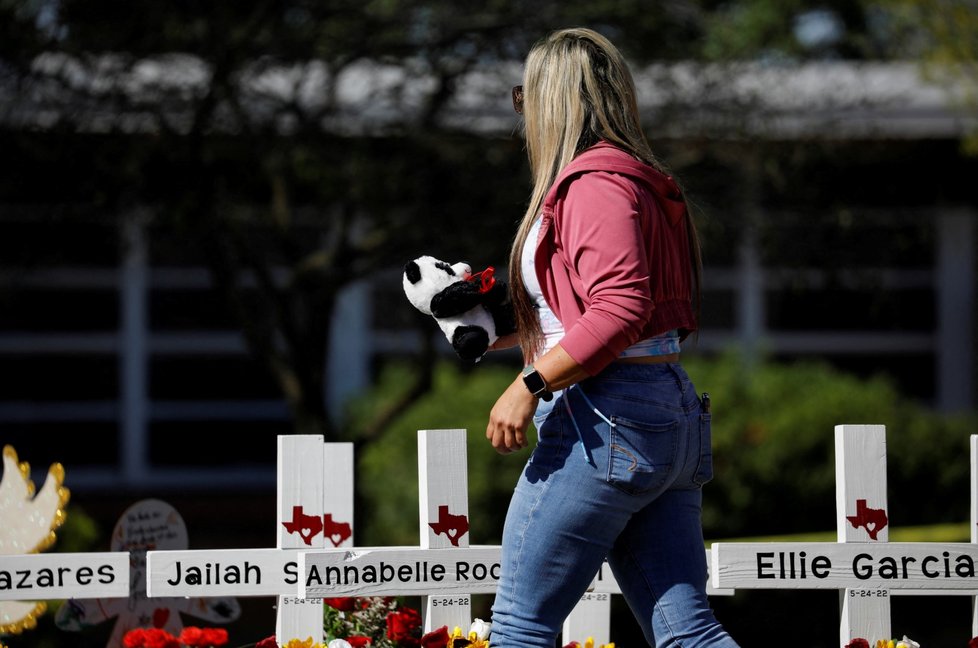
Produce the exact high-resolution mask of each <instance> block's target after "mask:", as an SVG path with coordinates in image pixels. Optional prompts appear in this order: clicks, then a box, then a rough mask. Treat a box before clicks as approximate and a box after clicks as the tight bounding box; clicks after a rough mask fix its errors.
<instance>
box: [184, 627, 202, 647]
mask: <svg viewBox="0 0 978 648" xmlns="http://www.w3.org/2000/svg"><path fill="white" fill-rule="evenodd" d="M203 636H204V631H203V630H201V629H200V628H195V627H193V626H187V627H186V628H184V629H183V632H181V633H180V642H181V643H185V644H187V645H188V646H191V647H192V648H196V646H204V645H206V644H204V643H203V642H202V641H201V638H202V637H203Z"/></svg>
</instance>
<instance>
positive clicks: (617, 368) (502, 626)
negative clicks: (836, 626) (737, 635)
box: [491, 363, 737, 648]
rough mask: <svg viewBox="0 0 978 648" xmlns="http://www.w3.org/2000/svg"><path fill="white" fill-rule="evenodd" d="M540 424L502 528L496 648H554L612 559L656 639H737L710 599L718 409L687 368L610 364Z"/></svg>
mask: <svg viewBox="0 0 978 648" xmlns="http://www.w3.org/2000/svg"><path fill="white" fill-rule="evenodd" d="M594 410H597V412H595V411H594ZM534 424H535V426H536V428H537V431H538V443H537V446H536V448H535V449H534V450H533V453H532V455H531V456H530V458H529V461H528V462H527V465H526V468H525V469H524V470H523V474H522V476H521V477H520V481H519V483H518V484H517V486H516V490H515V492H514V494H513V499H512V501H511V503H510V506H509V512H508V514H507V516H506V524H505V527H504V529H503V543H502V565H501V567H502V570H501V574H500V581H499V587H498V589H497V592H496V599H495V602H494V603H493V616H492V637H491V643H492V646H493V648H528V647H531V646H539V647H540V648H553V646H554V642H555V641H556V638H557V634H558V633H559V631H560V628H561V625H562V624H563V621H564V619H565V618H566V617H567V615H568V614H570V612H571V610H572V609H573V608H574V606H575V605H576V604H577V602H578V601H579V600H580V598H581V596H582V595H583V594H584V592H585V591H586V589H587V587H588V585H589V584H590V583H591V581H592V579H593V578H594V576H595V575H596V573H597V571H598V569H599V567H600V566H601V563H602V562H603V561H604V560H605V558H606V557H607V559H608V562H609V565H610V566H611V569H612V571H613V573H614V575H615V578H616V579H617V581H618V584H619V586H620V587H621V590H622V593H623V594H624V596H625V599H626V600H627V602H628V605H629V606H630V607H631V610H632V612H633V614H634V615H635V618H636V619H637V620H638V622H639V624H640V625H641V627H642V631H643V632H644V633H645V637H646V639H647V640H648V642H649V645H654V646H657V647H658V648H662V647H665V646H682V647H684V648H688V647H691V646H711V647H723V648H728V647H736V645H737V644H736V643H735V642H734V641H733V639H731V638H730V636H729V635H728V634H727V633H726V631H725V630H724V629H723V627H722V626H721V625H720V624H719V623H718V622H717V621H716V619H715V618H714V616H713V612H712V610H711V609H710V606H709V602H708V601H707V598H706V579H707V571H706V558H705V551H704V543H703V531H702V524H701V519H700V518H701V503H702V491H701V486H702V485H703V484H704V483H706V482H707V481H709V480H710V479H711V477H712V476H713V464H712V453H711V449H710V414H709V413H708V412H705V411H703V409H702V407H701V403H700V399H699V397H698V395H697V393H696V391H695V389H694V387H693V385H692V383H691V382H690V380H689V377H688V376H687V375H686V372H685V371H684V370H683V368H682V367H681V366H680V365H679V364H626V363H613V364H612V365H610V366H609V367H608V368H607V369H606V370H605V371H603V372H602V373H601V374H599V375H598V376H595V377H593V378H590V379H588V380H585V381H583V382H582V383H580V384H579V385H576V386H574V387H571V388H570V389H568V390H565V391H563V392H561V393H558V394H555V396H554V399H553V401H551V402H550V403H545V402H541V403H540V406H539V408H538V409H537V411H536V415H535V416H534Z"/></svg>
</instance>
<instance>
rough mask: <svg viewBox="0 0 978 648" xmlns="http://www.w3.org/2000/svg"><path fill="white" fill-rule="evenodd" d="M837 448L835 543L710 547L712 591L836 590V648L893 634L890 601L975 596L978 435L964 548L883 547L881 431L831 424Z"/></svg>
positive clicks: (976, 630) (975, 628)
mask: <svg viewBox="0 0 978 648" xmlns="http://www.w3.org/2000/svg"><path fill="white" fill-rule="evenodd" d="M835 448H836V450H835V451H836V509H837V513H836V519H837V532H838V542H837V543H826V542H822V543H817V542H813V543H722V542H719V543H714V544H713V546H712V547H711V548H712V563H713V564H712V569H711V574H712V581H713V585H714V586H716V587H729V588H736V589H838V590H840V592H841V599H842V606H841V616H842V618H841V623H840V633H839V639H840V646H845V645H846V644H847V643H848V642H849V641H851V640H852V639H853V638H856V637H862V638H864V639H867V640H868V641H869V642H870V645H873V643H874V642H875V641H876V640H877V639H880V638H888V637H890V636H892V635H891V631H890V597H891V596H893V595H908V594H915V595H926V594H945V595H946V594H963V595H969V596H972V597H974V596H975V595H976V594H978V571H976V569H978V567H976V564H978V532H976V531H978V508H976V507H978V504H976V502H978V490H976V488H978V487H976V477H975V476H976V474H978V472H976V471H978V436H972V437H971V473H972V483H971V486H972V487H971V542H970V543H890V542H888V540H889V533H888V531H889V525H888V515H887V499H886V429H885V427H884V426H882V425H839V426H836V428H835ZM973 607H974V606H973ZM975 635H978V618H975V617H973V618H972V636H975Z"/></svg>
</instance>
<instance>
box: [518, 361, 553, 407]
mask: <svg viewBox="0 0 978 648" xmlns="http://www.w3.org/2000/svg"><path fill="white" fill-rule="evenodd" d="M523 384H524V385H526V388H527V389H529V390H530V393H531V394H533V395H534V396H536V397H537V398H541V399H543V400H545V401H549V400H550V399H552V398H553V397H554V395H553V393H552V392H551V391H550V390H549V389H547V381H545V380H544V379H543V376H541V375H540V372H538V371H537V370H536V367H534V366H533V365H532V364H529V365H526V366H525V367H523Z"/></svg>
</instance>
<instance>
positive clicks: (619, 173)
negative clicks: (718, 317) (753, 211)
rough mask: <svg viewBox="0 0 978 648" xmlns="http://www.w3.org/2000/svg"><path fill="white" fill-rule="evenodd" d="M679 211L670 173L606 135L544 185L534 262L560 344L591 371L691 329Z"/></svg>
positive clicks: (681, 209) (685, 247)
mask: <svg viewBox="0 0 978 648" xmlns="http://www.w3.org/2000/svg"><path fill="white" fill-rule="evenodd" d="M685 218H686V203H685V200H684V199H683V197H682V193H681V192H680V190H679V187H678V186H677V185H676V183H675V182H674V181H673V180H672V178H670V177H668V176H665V175H663V174H662V173H660V172H659V171H657V170H655V169H653V168H652V167H650V166H649V165H647V164H644V163H643V162H640V161H638V160H636V159H635V158H633V157H632V156H631V155H629V154H628V153H626V152H624V151H622V150H621V149H619V148H617V147H615V146H613V145H611V144H609V143H607V142H601V143H599V144H597V145H596V146H593V147H592V148H590V149H588V150H587V151H584V152H583V153H581V154H580V155H579V156H578V157H577V158H575V159H574V161H573V162H571V163H570V164H569V165H567V167H566V168H565V169H564V170H563V171H562V172H561V173H560V175H559V176H558V178H557V180H556V181H555V182H554V184H553V186H552V187H551V188H550V191H549V193H548V194H547V196H546V198H545V199H544V203H543V209H542V223H541V226H540V236H539V238H538V239H537V247H536V252H535V256H534V264H535V267H536V272H537V278H538V279H539V281H540V288H541V290H542V291H543V296H544V299H546V301H547V304H548V305H549V306H550V308H551V309H552V310H553V312H554V313H555V314H556V315H557V318H558V319H559V320H560V321H561V323H562V324H563V326H564V330H565V331H566V334H565V336H564V338H563V339H562V340H561V342H560V345H561V346H562V347H563V349H564V350H565V351H566V352H567V353H568V354H570V356H571V357H572V358H574V360H575V361H576V362H577V363H578V364H580V365H581V366H583V367H584V369H585V371H587V372H588V373H589V374H591V375H595V374H597V373H598V372H600V371H601V370H602V369H603V368H604V367H605V366H607V365H608V364H609V363H610V362H612V361H613V360H615V359H616V358H617V357H618V356H619V354H621V352H622V351H623V350H625V349H626V348H627V347H628V346H630V345H632V344H634V343H635V342H637V341H639V340H642V339H645V338H648V337H652V336H654V335H658V334H660V333H664V332H665V331H668V330H670V329H680V335H681V337H683V338H684V337H685V336H686V335H687V334H688V333H689V332H690V331H693V330H695V329H696V318H695V316H694V314H693V309H692V300H691V295H692V289H691V283H692V281H691V270H690V269H691V264H690V252H689V239H688V234H687V231H686V222H685Z"/></svg>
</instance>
